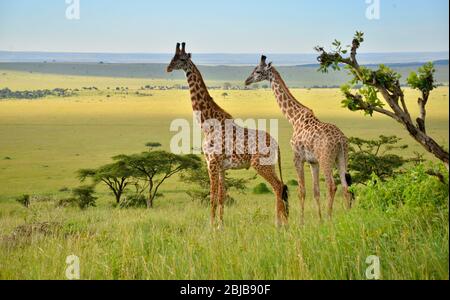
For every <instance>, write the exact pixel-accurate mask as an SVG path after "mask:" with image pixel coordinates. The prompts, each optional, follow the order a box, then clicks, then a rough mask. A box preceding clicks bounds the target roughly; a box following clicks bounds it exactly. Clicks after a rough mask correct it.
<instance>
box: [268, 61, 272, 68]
mask: <svg viewBox="0 0 450 300" xmlns="http://www.w3.org/2000/svg"><path fill="white" fill-rule="evenodd" d="M270 69H272V62H270V63H269V64H268V65H267V70H270Z"/></svg>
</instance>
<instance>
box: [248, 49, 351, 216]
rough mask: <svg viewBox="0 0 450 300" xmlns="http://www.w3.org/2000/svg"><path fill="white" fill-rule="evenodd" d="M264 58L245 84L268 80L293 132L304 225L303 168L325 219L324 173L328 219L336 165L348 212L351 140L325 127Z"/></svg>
mask: <svg viewBox="0 0 450 300" xmlns="http://www.w3.org/2000/svg"><path fill="white" fill-rule="evenodd" d="M266 59H267V58H266V57H265V56H264V55H263V56H262V57H261V61H260V63H259V65H258V66H257V67H256V68H255V70H254V71H253V72H252V74H251V75H250V77H249V78H248V79H247V81H246V85H250V84H253V83H257V82H261V81H264V80H268V81H269V82H270V84H271V87H272V90H273V92H274V94H275V97H276V99H277V102H278V105H279V106H280V108H281V111H282V112H283V114H284V115H285V117H286V118H287V119H288V120H289V122H290V123H291V125H292V126H293V128H294V134H293V136H292V139H291V146H292V149H293V151H294V163H295V167H296V170H297V175H298V183H299V198H300V205H301V217H300V222H301V224H303V223H304V218H305V217H304V214H305V198H306V191H305V174H304V165H305V162H308V163H309V164H310V165H311V172H312V177H313V183H314V198H315V200H316V203H317V207H318V210H319V217H320V218H322V212H321V205H320V173H319V172H320V169H322V171H323V174H324V176H325V180H326V184H327V187H328V195H327V196H328V216H329V217H330V218H331V217H332V214H333V203H334V198H335V195H336V190H337V188H336V184H335V182H334V179H333V169H334V167H335V165H336V164H337V166H338V170H339V176H340V179H341V183H342V187H343V192H344V198H345V202H346V206H347V208H348V209H350V208H351V205H352V201H353V199H352V194H351V193H350V192H349V186H350V185H351V184H352V183H351V181H352V180H351V176H350V174H348V173H347V166H348V140H347V138H346V137H345V135H344V134H343V133H342V131H341V130H340V129H339V128H337V127H336V126H335V125H332V124H326V123H323V122H321V121H320V120H319V119H317V118H316V116H315V115H314V112H313V111H312V110H311V109H309V108H308V107H306V106H304V105H302V104H301V103H300V102H299V101H297V99H295V97H294V96H293V95H292V93H291V92H290V91H289V89H288V87H287V85H286V83H285V82H284V81H283V79H282V78H281V75H280V73H278V71H277V70H276V69H275V68H274V67H273V66H272V63H269V64H267V63H266Z"/></svg>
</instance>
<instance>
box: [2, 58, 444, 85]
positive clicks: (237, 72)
mask: <svg viewBox="0 0 450 300" xmlns="http://www.w3.org/2000/svg"><path fill="white" fill-rule="evenodd" d="M388 65H389V66H391V67H392V68H393V69H395V70H396V71H397V72H399V73H400V74H401V75H402V78H403V82H404V80H405V78H406V77H407V76H408V75H409V73H410V72H412V71H415V70H417V69H418V68H419V67H420V66H421V65H422V63H394V64H388ZM435 65H436V70H437V72H436V81H437V82H438V83H441V84H448V83H449V79H448V77H449V75H448V74H449V61H448V60H439V61H437V62H436V64H435ZM275 66H277V64H275ZM368 66H369V67H375V66H376V65H368ZM166 67H167V64H156V63H155V64H142V63H136V64H108V63H0V70H2V71H3V72H4V71H21V72H33V73H44V74H60V75H75V76H101V77H117V78H120V77H124V78H148V79H166V80H179V79H184V74H183V73H182V72H173V73H170V74H168V73H166ZM199 68H200V70H201V71H202V73H203V75H204V77H205V79H206V80H207V81H220V82H226V81H229V82H233V83H241V82H242V83H243V82H244V80H245V79H246V78H247V76H249V74H250V73H251V71H252V70H253V67H250V66H199ZM277 69H278V70H279V71H280V72H281V73H282V75H283V77H284V78H285V80H286V82H287V83H288V84H289V85H290V86H292V87H315V86H339V85H341V84H343V83H345V82H346V81H348V77H347V75H346V72H345V71H341V72H330V73H328V74H323V73H320V72H317V69H318V65H316V64H310V65H300V66H279V67H277Z"/></svg>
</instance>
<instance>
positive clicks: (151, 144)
mask: <svg viewBox="0 0 450 300" xmlns="http://www.w3.org/2000/svg"><path fill="white" fill-rule="evenodd" d="M145 147H147V148H149V150H150V151H152V150H153V149H155V148H161V147H162V144H161V143H158V142H149V143H146V144H145Z"/></svg>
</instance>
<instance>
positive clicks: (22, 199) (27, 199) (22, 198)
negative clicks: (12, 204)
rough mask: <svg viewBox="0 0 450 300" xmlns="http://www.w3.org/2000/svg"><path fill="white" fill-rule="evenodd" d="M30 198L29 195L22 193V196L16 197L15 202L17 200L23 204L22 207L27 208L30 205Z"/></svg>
mask: <svg viewBox="0 0 450 300" xmlns="http://www.w3.org/2000/svg"><path fill="white" fill-rule="evenodd" d="M30 199H31V197H30V195H22V196H20V197H17V198H16V202H18V203H20V204H21V205H23V206H24V207H26V208H28V207H30V204H31V200H30Z"/></svg>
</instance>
